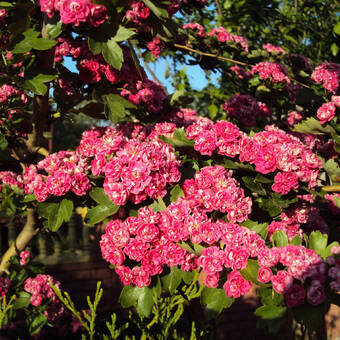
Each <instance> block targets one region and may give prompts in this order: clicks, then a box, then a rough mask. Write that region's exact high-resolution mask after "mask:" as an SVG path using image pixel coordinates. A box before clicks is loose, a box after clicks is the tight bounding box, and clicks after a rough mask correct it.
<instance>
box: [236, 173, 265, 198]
mask: <svg viewBox="0 0 340 340" xmlns="http://www.w3.org/2000/svg"><path fill="white" fill-rule="evenodd" d="M242 181H243V182H244V184H245V185H246V187H247V188H248V189H249V190H250V191H252V192H256V193H257V194H259V195H266V190H265V189H263V187H262V185H261V184H259V183H256V182H255V181H254V179H253V178H251V177H248V176H243V177H242Z"/></svg>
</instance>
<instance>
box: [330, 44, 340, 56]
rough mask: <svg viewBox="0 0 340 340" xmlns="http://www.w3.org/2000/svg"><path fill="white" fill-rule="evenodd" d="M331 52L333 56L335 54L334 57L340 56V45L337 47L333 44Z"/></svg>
mask: <svg viewBox="0 0 340 340" xmlns="http://www.w3.org/2000/svg"><path fill="white" fill-rule="evenodd" d="M331 52H332V54H333V56H334V57H335V56H336V55H337V54H338V52H339V47H338V45H337V44H336V43H333V44H332V45H331Z"/></svg>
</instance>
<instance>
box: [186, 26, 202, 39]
mask: <svg viewBox="0 0 340 340" xmlns="http://www.w3.org/2000/svg"><path fill="white" fill-rule="evenodd" d="M183 29H184V30H188V29H190V30H193V31H197V35H198V36H199V37H201V38H204V37H205V31H204V27H203V26H202V25H200V24H197V23H188V24H185V25H183Z"/></svg>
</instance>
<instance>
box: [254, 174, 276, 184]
mask: <svg viewBox="0 0 340 340" xmlns="http://www.w3.org/2000/svg"><path fill="white" fill-rule="evenodd" d="M254 182H257V183H264V184H271V183H273V182H274V181H273V180H272V179H270V178H267V177H265V176H263V175H260V174H257V175H256V177H255V179H254Z"/></svg>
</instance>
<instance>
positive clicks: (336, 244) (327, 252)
mask: <svg viewBox="0 0 340 340" xmlns="http://www.w3.org/2000/svg"><path fill="white" fill-rule="evenodd" d="M333 247H339V242H337V241H335V242H332V243H331V244H329V245H328V246H327V248H326V249H325V250H324V252H323V258H324V259H326V258H327V257H328V256H332V248H333Z"/></svg>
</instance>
